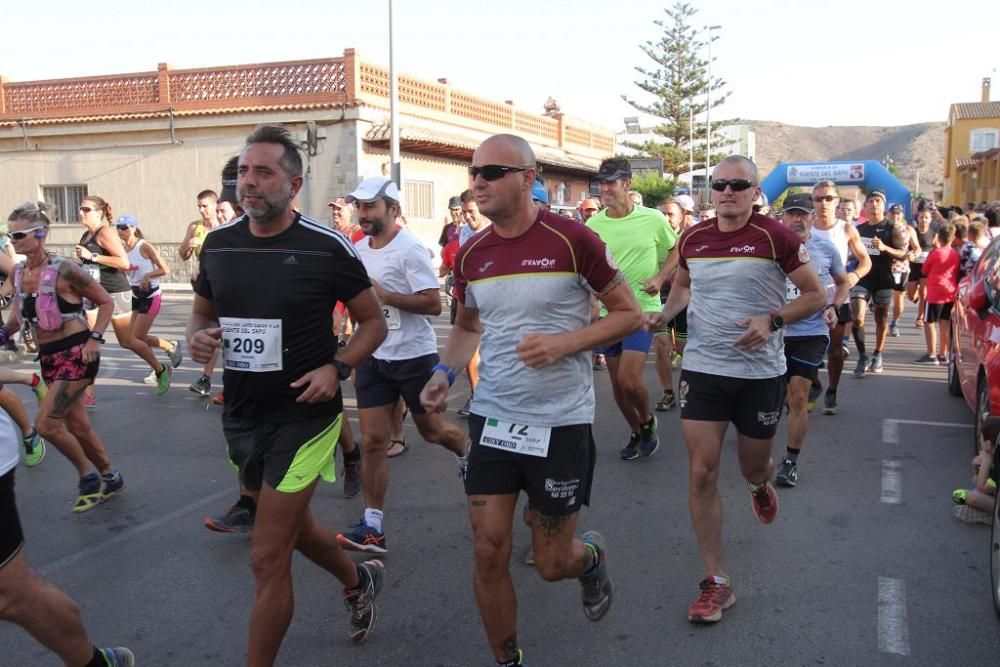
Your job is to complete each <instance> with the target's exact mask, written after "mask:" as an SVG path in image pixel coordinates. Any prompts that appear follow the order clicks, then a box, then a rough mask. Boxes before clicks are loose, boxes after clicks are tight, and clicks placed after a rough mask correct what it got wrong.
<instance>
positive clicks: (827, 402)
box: [823, 389, 840, 415]
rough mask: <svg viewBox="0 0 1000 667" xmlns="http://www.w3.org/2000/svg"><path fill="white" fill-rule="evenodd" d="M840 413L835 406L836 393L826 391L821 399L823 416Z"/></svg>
mask: <svg viewBox="0 0 1000 667" xmlns="http://www.w3.org/2000/svg"><path fill="white" fill-rule="evenodd" d="M839 411H840V408H839V407H838V406H837V392H835V391H830V390H829V389H827V390H826V396H824V397H823V414H824V415H835V414H837V412H839Z"/></svg>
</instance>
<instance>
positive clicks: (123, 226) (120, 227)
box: [115, 225, 129, 231]
mask: <svg viewBox="0 0 1000 667" xmlns="http://www.w3.org/2000/svg"><path fill="white" fill-rule="evenodd" d="M115 227H117V228H118V230H119V231H125V230H126V229H128V228H129V226H128V225H115Z"/></svg>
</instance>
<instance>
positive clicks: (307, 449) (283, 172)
mask: <svg viewBox="0 0 1000 667" xmlns="http://www.w3.org/2000/svg"><path fill="white" fill-rule="evenodd" d="M302 181H303V179H302V158H301V156H300V155H299V152H298V149H297V144H296V141H295V139H294V138H293V137H292V135H291V133H290V132H289V131H288V130H287V129H285V128H284V127H282V126H279V125H260V126H258V127H257V128H256V129H255V130H254V131H253V133H252V134H250V136H248V137H247V141H246V146H245V147H244V149H243V151H242V153H240V158H239V180H238V184H237V194H238V196H239V199H240V205H241V206H242V207H243V209H244V210H245V211H246V213H247V214H246V216H244V217H242V218H239V219H238V220H236V221H235V222H232V223H230V224H228V225H224V226H221V227H219V228H218V229H215V230H213V231H212V232H210V233H209V234H208V235H207V236H206V237H205V241H204V243H203V244H202V252H201V266H200V271H199V274H198V279H197V283H196V285H195V297H194V305H193V307H192V313H191V322H190V324H189V325H188V332H189V341H190V342H189V349H190V351H191V356H192V358H194V359H195V360H196V361H198V362H199V363H204V362H206V361H208V359H209V358H210V357H211V356H212V355H213V354H214V353H215V351H216V350H217V349H221V350H222V353H223V361H224V368H225V372H224V375H223V385H224V387H225V397H226V403H225V411H224V414H223V417H222V425H223V433H224V435H225V437H226V441H227V443H228V445H229V456H230V459H231V460H232V461H233V463H234V464H236V465H237V466H238V467H239V470H240V478H241V481H242V482H243V484H245V485H246V486H247V487H248V488H251V489H253V490H255V491H259V493H260V497H259V500H258V502H257V516H256V521H255V526H254V531H253V552H252V555H251V563H252V566H253V572H254V577H255V579H256V582H257V589H256V597H255V600H254V605H253V613H252V615H251V617H250V632H249V647H248V651H247V653H248V658H247V664H249V665H254V666H260V665H272V664H274V662H275V660H276V659H277V655H278V650H279V648H280V646H281V641H282V639H283V638H284V636H285V631H286V630H287V628H288V623H289V621H290V620H291V617H292V608H293V596H292V577H291V565H292V553H293V551H295V550H298V551H299V552H301V553H302V554H303V555H304V556H305V557H306V558H308V559H310V560H312V561H313V562H314V563H316V564H317V565H319V566H320V567H322V568H323V569H325V570H327V571H328V572H330V573H332V574H333V575H334V576H335V577H336V578H337V579H338V580H340V582H341V583H342V584H343V585H344V587H345V589H344V596H345V601H346V603H347V606H348V608H349V610H350V612H351V618H350V629H349V633H348V635H349V637H350V638H351V639H352V640H354V641H363V640H364V639H365V638H366V637H367V636H368V635H369V633H370V632H371V630H372V628H373V627H374V625H375V621H376V619H377V617H378V613H377V609H376V607H375V597H376V596H377V595H378V592H379V590H380V588H381V586H382V581H383V578H384V568H383V565H382V563H381V562H380V561H377V560H372V561H366V562H364V563H361V564H360V565H355V564H354V562H353V561H351V559H350V558H349V557H348V556H347V554H346V553H344V551H343V550H342V549H341V548H340V545H339V544H338V543H337V540H336V538H335V537H334V535H333V532H331V531H330V530H329V529H328V528H326V527H325V526H323V525H321V524H320V523H319V522H318V521H317V520H316V518H315V517H314V516H313V514H312V512H311V511H310V509H309V501H310V499H311V497H312V494H313V492H314V491H315V489H316V484H317V482H318V481H319V479H320V477H322V478H323V479H326V480H328V481H333V477H334V474H333V472H334V470H333V467H334V466H333V453H334V448H335V446H336V442H337V435H338V433H339V431H340V424H341V420H342V418H343V414H342V395H341V392H340V385H339V383H340V381H342V380H345V379H347V378H348V377H349V376H350V374H351V368H352V367H353V366H355V365H356V364H358V363H359V362H360V361H361V360H362V359H364V358H365V357H366V356H367V355H368V354H370V353H371V352H372V351H374V350H375V348H376V347H378V345H379V343H381V341H382V338H384V336H385V324H384V320H383V318H382V313H381V312H380V310H379V307H378V302H377V300H376V298H375V295H374V293H373V292H372V291H371V289H370V288H369V286H370V283H369V281H368V277H367V275H366V274H365V270H364V267H363V266H362V265H361V262H360V261H359V260H358V257H357V254H356V253H355V252H354V249H353V247H352V246H351V244H350V243H349V242H348V241H347V239H346V238H345V237H344V236H343V235H342V234H341V233H340V232H336V231H333V230H331V229H330V228H329V227H327V226H325V225H322V224H320V223H318V222H315V221H313V220H311V219H309V218H307V217H305V216H303V215H301V214H298V213H295V212H294V211H293V210H292V207H291V202H292V200H293V199H294V198H295V195H296V194H297V193H298V192H299V190H300V189H301V187H302ZM262 275H266V276H267V280H260V277H261V276H262ZM250 284H253V285H254V286H255V287H254V289H252V290H250V289H247V285H250ZM338 300H340V301H343V302H344V303H346V304H347V305H348V307H349V308H350V309H351V312H352V313H353V314H354V316H355V317H356V318H357V319H358V320H359V321H360V322H361V324H362V326H361V327H359V329H358V332H357V333H356V334H355V335H354V337H353V338H352V339H351V344H350V345H348V346H347V347H345V348H344V349H343V350H341V351H340V352H339V353H338V352H337V345H336V339H335V338H334V335H333V319H332V313H333V306H334V304H335V303H336V302H337V301H338Z"/></svg>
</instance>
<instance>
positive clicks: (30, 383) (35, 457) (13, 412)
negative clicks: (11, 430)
mask: <svg viewBox="0 0 1000 667" xmlns="http://www.w3.org/2000/svg"><path fill="white" fill-rule="evenodd" d="M6 335H7V331H6V330H5V329H0V347H2V346H3V344H4V342H5V337H6ZM6 340H9V338H7V339H6ZM8 384H23V385H25V386H27V387H30V388H31V391H32V393H33V394H34V395H35V399H36V400H37V401H38V404H39V405H41V403H42V401H43V400H45V396H46V395H47V394H48V391H49V390H48V387H46V386H45V382H43V381H42V378H41V376H39V375H38V374H37V373H31V374H30V375H29V374H28V373H18V372H17V371H12V370H10V369H9V368H3V367H0V409H2V410H3V411H4V412H6V413H7V414H8V415H10V418H11V420H12V421H13V422H14V424H15V425H16V426H17V429H18V430H19V431H20V432H21V433H22V434H25V435H24V437H22V438H21V445H22V446H23V447H24V465H26V466H28V467H29V468H34V467H35V466H36V465H38V464H39V463H41V462H42V459H44V458H45V441H44V440H42V436H40V435H38V429H36V428H35V427H34V426H33V425H32V423H31V420H30V419H29V418H28V411H27V410H26V409H25V408H24V402H23V401H22V400H21V397H20V396H18V395H17V394H15V393H14V392H12V391H11V390H10V389H7V388H6V387H4V386H3V385H8Z"/></svg>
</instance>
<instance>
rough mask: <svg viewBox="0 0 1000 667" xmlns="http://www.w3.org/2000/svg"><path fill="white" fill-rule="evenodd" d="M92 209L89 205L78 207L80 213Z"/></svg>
mask: <svg viewBox="0 0 1000 667" xmlns="http://www.w3.org/2000/svg"><path fill="white" fill-rule="evenodd" d="M93 210H94V209H92V208H90V207H89V206H81V207H80V213H90V212H91V211H93Z"/></svg>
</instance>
